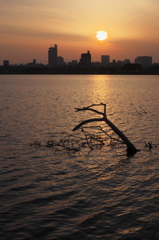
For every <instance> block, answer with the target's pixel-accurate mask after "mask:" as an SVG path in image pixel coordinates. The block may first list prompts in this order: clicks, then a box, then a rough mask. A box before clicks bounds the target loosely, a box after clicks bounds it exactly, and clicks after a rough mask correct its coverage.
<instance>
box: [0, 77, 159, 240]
mask: <svg viewBox="0 0 159 240" xmlns="http://www.w3.org/2000/svg"><path fill="white" fill-rule="evenodd" d="M158 94H159V76H104V75H101V76H98V75H93V76H91V75H82V76H80V75H77V76H76V75H75V76H72V75H71V76H69V75H53V76H52V75H50V76H47V75H43V76H40V75H39V76H31V75H30V76H27V75H25V76H20V75H18V76H16V75H14V76H7V75H6V76H2V75H1V76H0V102H1V105H0V114H1V115H0V116H1V118H0V143H1V149H0V163H1V168H0V183H1V188H0V235H1V239H3V240H10V239H12V240H14V239H16V240H20V239H25V240H27V239H28V240H29V239H46V240H49V239H58V240H65V239H80V240H81V239H91V240H96V239H102V240H105V239H110V240H115V239H142V240H143V239H144V240H145V239H155V240H158V239H159V227H158V226H159V145H158V144H159V98H158ZM99 102H104V103H107V116H108V118H109V119H110V120H111V121H112V122H113V123H114V124H115V125H116V126H117V127H118V128H119V129H120V130H122V131H123V132H124V133H125V134H126V136H127V137H128V138H129V139H130V140H131V141H132V143H133V144H134V145H135V146H136V147H137V148H139V149H140V150H141V151H140V152H138V153H137V154H136V155H135V156H133V157H131V158H127V156H126V152H125V147H124V146H119V147H116V148H111V147H110V146H107V144H105V146H104V147H103V148H102V149H95V150H93V151H89V148H85V149H84V150H82V151H80V152H77V153H75V154H68V153H67V152H66V151H65V150H63V151H62V150H61V151H55V150H54V149H52V148H46V147H45V146H44V144H45V143H46V141H47V140H50V139H61V138H63V136H64V134H69V133H72V131H71V130H72V128H73V127H75V126H76V125H77V124H78V123H79V122H80V121H82V120H84V119H88V118H94V117H95V116H96V115H94V114H93V113H87V112H75V110H74V108H76V107H84V106H88V105H91V104H93V103H99ZM141 108H143V109H144V110H145V111H146V112H147V114H145V113H144V112H143V110H142V109H141ZM97 125H99V123H97ZM102 126H103V127H104V130H106V131H107V132H108V133H110V134H111V132H110V129H109V127H108V126H106V125H103V124H102ZM79 132H80V131H77V132H75V133H74V134H77V135H78V134H80V133H79ZM36 140H37V141H41V142H42V146H41V147H34V146H30V144H31V143H33V142H34V141H36ZM151 141H152V143H153V148H152V149H151V150H149V149H148V148H145V142H151ZM155 146H156V147H155Z"/></svg>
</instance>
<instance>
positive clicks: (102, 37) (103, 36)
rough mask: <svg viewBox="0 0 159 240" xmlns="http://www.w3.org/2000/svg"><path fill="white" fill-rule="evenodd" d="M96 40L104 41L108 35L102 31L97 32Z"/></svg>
mask: <svg viewBox="0 0 159 240" xmlns="http://www.w3.org/2000/svg"><path fill="white" fill-rule="evenodd" d="M96 38H97V39H98V40H99V41H104V40H105V39H106V38H108V33H107V32H105V31H103V30H101V31H97V32H96Z"/></svg>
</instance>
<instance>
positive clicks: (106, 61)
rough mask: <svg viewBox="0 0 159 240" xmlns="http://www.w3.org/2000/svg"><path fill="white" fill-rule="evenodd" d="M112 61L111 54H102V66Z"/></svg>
mask: <svg viewBox="0 0 159 240" xmlns="http://www.w3.org/2000/svg"><path fill="white" fill-rule="evenodd" d="M109 63H110V56H109V55H102V56H101V64H102V66H106V65H107V64H109Z"/></svg>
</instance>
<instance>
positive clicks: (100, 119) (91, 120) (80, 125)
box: [72, 118, 103, 131]
mask: <svg viewBox="0 0 159 240" xmlns="http://www.w3.org/2000/svg"><path fill="white" fill-rule="evenodd" d="M97 121H103V118H93V119H88V120H85V121H83V122H81V123H79V124H78V125H77V126H76V127H74V128H73V129H72V131H76V130H78V129H79V128H80V127H82V126H83V125H84V124H87V123H90V122H97Z"/></svg>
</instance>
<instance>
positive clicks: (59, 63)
mask: <svg viewBox="0 0 159 240" xmlns="http://www.w3.org/2000/svg"><path fill="white" fill-rule="evenodd" d="M65 64H66V63H65V62H64V58H63V57H61V56H59V57H57V65H60V66H62V65H65Z"/></svg>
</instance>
